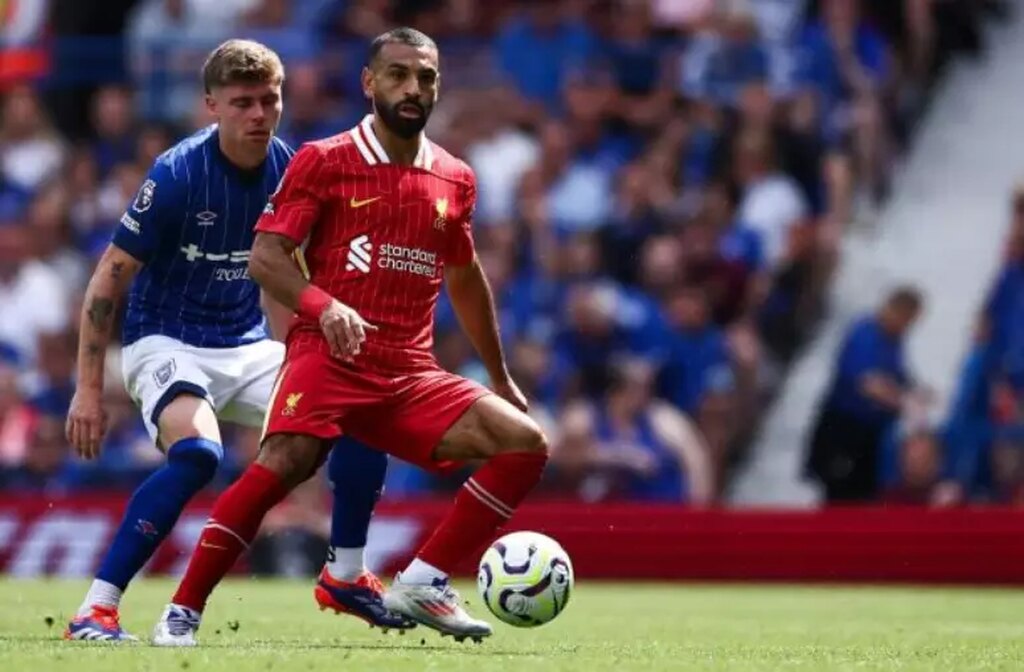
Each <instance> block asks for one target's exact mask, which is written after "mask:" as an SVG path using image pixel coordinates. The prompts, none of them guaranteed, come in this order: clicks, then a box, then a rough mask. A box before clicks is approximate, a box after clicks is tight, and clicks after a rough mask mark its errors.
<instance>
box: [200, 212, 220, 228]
mask: <svg viewBox="0 0 1024 672" xmlns="http://www.w3.org/2000/svg"><path fill="white" fill-rule="evenodd" d="M196 219H197V220H199V226H213V225H214V221H213V220H215V219H217V213H216V212H210V211H209V210H203V211H202V212H200V213H199V214H198V215H196Z"/></svg>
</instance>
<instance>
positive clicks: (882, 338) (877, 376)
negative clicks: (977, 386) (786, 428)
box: [807, 288, 929, 502]
mask: <svg viewBox="0 0 1024 672" xmlns="http://www.w3.org/2000/svg"><path fill="white" fill-rule="evenodd" d="M921 309H922V298H921V295H920V294H919V293H918V292H917V290H915V289H912V288H901V289H897V290H896V291H894V292H893V293H892V294H890V295H889V297H888V298H887V299H886V301H885V304H884V305H883V306H882V307H881V309H880V310H879V311H878V312H877V313H876V314H875V315H870V316H867V317H864V318H862V319H860V320H858V321H857V322H855V323H854V324H853V326H852V327H851V328H850V330H849V332H848V333H847V336H846V340H845V342H844V343H843V347H842V350H841V351H840V353H839V359H838V362H837V363H836V371H835V375H834V378H833V380H832V385H831V387H830V388H829V391H828V393H827V394H826V396H825V398H824V400H823V401H822V405H821V410H820V413H819V416H818V421H817V425H816V428H815V430H814V435H813V438H812V441H811V448H810V454H809V458H808V463H807V466H808V469H809V470H810V473H811V474H813V475H814V476H816V477H817V478H819V479H820V480H821V482H822V483H823V485H824V486H825V496H826V498H827V499H828V501H830V502H832V501H850V500H869V499H872V498H874V497H876V496H877V495H878V494H879V488H878V468H879V459H880V451H881V449H882V441H883V439H884V437H885V435H886V432H888V431H890V430H891V429H892V427H893V423H895V422H896V421H897V420H898V419H899V417H900V413H901V412H902V411H903V410H904V409H905V408H908V407H914V406H915V405H916V406H922V405H927V403H928V401H929V399H928V395H927V393H926V392H925V391H924V390H923V389H921V388H918V387H916V386H915V384H914V381H913V379H912V378H911V375H910V372H909V371H908V369H907V363H906V359H905V357H904V354H903V348H904V343H905V339H906V337H907V334H908V332H909V331H910V328H911V327H912V326H913V324H914V322H915V321H916V320H917V318H918V316H919V315H920V312H921Z"/></svg>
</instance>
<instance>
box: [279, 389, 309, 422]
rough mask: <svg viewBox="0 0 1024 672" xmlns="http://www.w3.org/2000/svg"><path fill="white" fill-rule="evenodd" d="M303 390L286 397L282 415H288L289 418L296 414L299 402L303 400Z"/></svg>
mask: <svg viewBox="0 0 1024 672" xmlns="http://www.w3.org/2000/svg"><path fill="white" fill-rule="evenodd" d="M303 394H304V393H303V392H292V393H291V394H289V395H288V396H287V397H285V398H284V408H283V409H281V415H287V416H288V417H289V418H290V417H292V416H293V415H295V411H296V410H297V409H298V407H299V402H300V401H302V395H303Z"/></svg>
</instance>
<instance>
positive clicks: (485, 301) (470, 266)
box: [444, 179, 526, 411]
mask: <svg viewBox="0 0 1024 672" xmlns="http://www.w3.org/2000/svg"><path fill="white" fill-rule="evenodd" d="M465 198H466V202H465V204H464V205H465V212H464V215H463V217H462V221H461V222H460V223H459V226H458V227H456V229H455V232H454V237H453V239H452V240H450V241H449V248H448V253H447V255H446V259H445V270H444V280H445V286H446V287H447V290H448V297H449V298H450V299H451V302H452V308H453V309H454V310H455V315H456V317H457V318H458V320H459V324H460V325H462V330H463V331H464V332H465V333H466V336H468V337H469V340H470V342H471V343H472V344H473V347H474V348H475V349H476V352H477V354H478V355H480V359H481V360H483V363H484V366H485V367H487V374H488V376H490V379H491V386H492V387H493V388H494V391H495V392H497V393H498V394H499V395H501V396H502V397H504V398H505V399H506V400H507V401H509V402H510V403H512V404H513V405H514V406H516V407H518V408H519V409H521V410H524V411H525V410H526V398H525V397H524V396H523V393H522V392H520V391H519V388H518V387H516V384H515V383H514V382H513V381H512V377H511V376H510V375H509V372H508V366H507V365H506V364H505V354H504V352H503V351H502V348H501V336H500V334H499V331H498V315H497V311H496V310H495V309H494V296H493V294H492V293H491V286H490V284H489V283H488V282H487V276H486V275H485V274H484V269H483V267H481V266H480V260H479V259H478V258H477V256H476V251H475V250H474V248H473V234H472V212H473V208H474V206H475V204H476V185H475V184H474V181H473V180H472V179H471V180H470V181H469V183H468V185H467V188H466V194H465Z"/></svg>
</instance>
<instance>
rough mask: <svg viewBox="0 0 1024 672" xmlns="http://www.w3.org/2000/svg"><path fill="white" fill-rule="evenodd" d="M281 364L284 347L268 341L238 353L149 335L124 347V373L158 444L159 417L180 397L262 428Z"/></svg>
mask: <svg viewBox="0 0 1024 672" xmlns="http://www.w3.org/2000/svg"><path fill="white" fill-rule="evenodd" d="M283 361H284V344H283V343H278V342H277V341H272V340H269V339H267V340H263V341H257V342H255V343H250V344H248V345H242V346H239V347H237V348H197V347H194V346H191V345H186V344H185V343H182V342H181V341H179V340H176V339H173V338H169V337H167V336H146V337H145V338H141V339H139V340H137V341H135V342H134V343H132V344H131V345H128V346H127V347H125V348H124V350H123V352H122V355H121V371H122V374H123V375H124V385H125V388H126V389H127V390H128V394H129V395H130V396H131V398H132V400H133V401H134V402H135V405H136V406H138V407H139V410H141V411H142V419H143V421H145V423H146V429H147V430H148V431H149V435H150V437H152V439H153V441H154V442H156V441H157V434H158V429H157V419H158V418H159V417H160V413H161V412H162V411H163V410H164V408H165V407H166V406H167V404H169V403H170V402H171V401H172V400H173V399H174V398H175V397H176V396H178V395H179V394H182V393H188V394H193V395H195V396H197V397H202V398H203V399H206V400H207V401H208V402H210V405H211V406H213V409H214V411H215V412H216V413H217V417H218V418H220V419H221V420H225V421H227V422H234V423H238V424H240V425H246V426H249V427H262V426H263V416H264V415H265V414H266V411H267V404H268V402H269V401H270V396H271V394H272V392H273V389H274V381H275V380H276V379H277V372H278V370H279V369H280V368H281V362H283Z"/></svg>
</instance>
